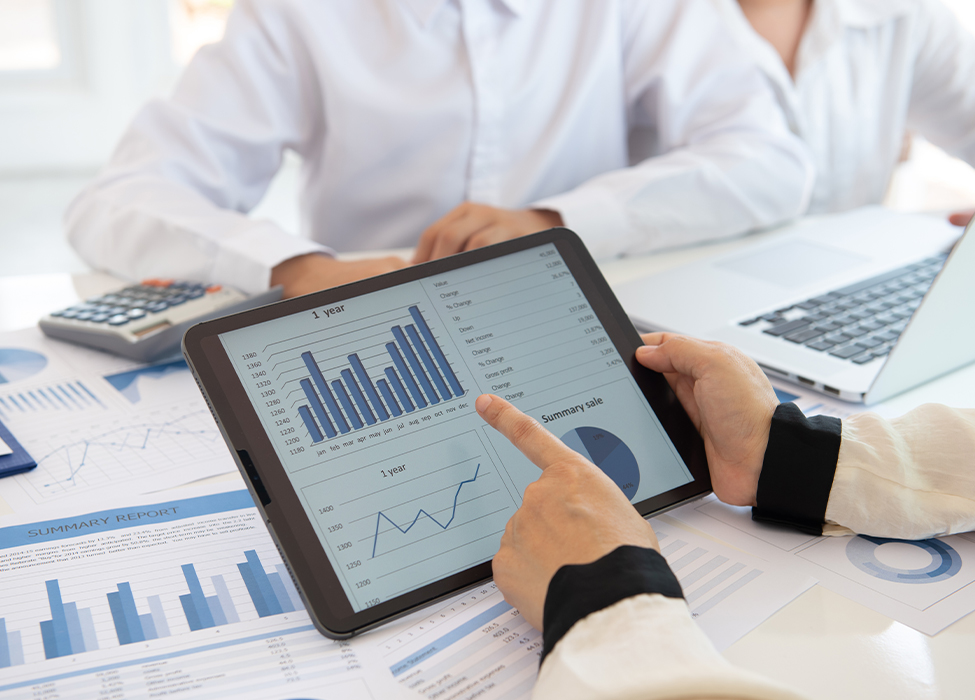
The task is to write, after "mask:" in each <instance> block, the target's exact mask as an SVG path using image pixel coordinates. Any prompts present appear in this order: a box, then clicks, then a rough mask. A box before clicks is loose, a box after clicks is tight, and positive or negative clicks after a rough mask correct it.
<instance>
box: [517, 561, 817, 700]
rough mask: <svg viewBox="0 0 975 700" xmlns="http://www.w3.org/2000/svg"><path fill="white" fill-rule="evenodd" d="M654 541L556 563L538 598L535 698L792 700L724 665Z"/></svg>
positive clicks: (781, 690)
mask: <svg viewBox="0 0 975 700" xmlns="http://www.w3.org/2000/svg"><path fill="white" fill-rule="evenodd" d="M681 595H682V594H681V590H680V585H679V584H678V583H677V579H676V578H675V577H674V575H673V572H672V571H671V570H670V567H669V566H668V565H667V562H666V561H665V560H664V558H663V557H662V556H661V555H660V554H658V553H657V552H656V551H654V550H650V549H642V548H639V547H620V548H619V549H616V550H615V551H613V552H610V553H609V554H607V555H606V556H605V557H603V558H602V559H599V560H597V561H595V562H592V563H591V564H583V565H575V566H564V567H562V568H561V569H559V571H558V572H557V573H556V574H555V576H554V577H553V578H552V582H551V583H550V585H549V588H548V592H547V595H546V597H545V612H544V616H545V622H544V627H545V631H544V634H543V637H544V643H545V656H544V659H543V662H542V667H541V670H540V671H539V674H538V681H537V683H536V685H535V691H534V694H533V698H534V699H535V700H550V699H551V700H597V699H598V700H611V699H612V700H664V699H665V698H666V699H669V698H674V699H676V698H682V699H684V700H691V699H700V700H703V699H705V698H726V699H730V698H741V699H745V698H750V699H754V700H757V699H762V700H795V699H796V698H798V697H799V696H798V695H796V694H795V693H794V692H792V691H790V690H788V689H786V688H784V687H782V686H780V685H779V684H777V683H773V682H772V681H769V680H767V679H765V678H762V677H761V676H758V675H757V674H754V673H751V672H749V671H745V670H742V669H739V668H736V667H735V666H732V665H731V664H730V663H729V662H728V661H726V660H725V659H724V657H722V656H721V655H720V654H719V653H718V652H717V651H716V650H715V648H714V646H712V644H711V642H710V641H709V640H708V638H707V637H706V636H704V633H703V632H701V630H700V628H699V627H698V626H697V624H696V623H695V622H694V620H693V619H692V618H691V614H690V611H689V610H688V607H687V603H686V602H684V600H683V598H682V597H681Z"/></svg>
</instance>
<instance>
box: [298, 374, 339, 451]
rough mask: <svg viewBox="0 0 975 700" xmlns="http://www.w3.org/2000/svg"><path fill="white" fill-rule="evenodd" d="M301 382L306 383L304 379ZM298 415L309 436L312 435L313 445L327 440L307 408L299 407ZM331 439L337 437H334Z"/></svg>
mask: <svg viewBox="0 0 975 700" xmlns="http://www.w3.org/2000/svg"><path fill="white" fill-rule="evenodd" d="M301 381H303V382H304V381H306V380H304V379H302V380H301ZM298 415H299V416H301V422H302V423H304V424H305V428H307V429H308V434H309V435H311V441H312V443H316V442H321V441H322V440H324V439H325V436H324V435H322V431H321V430H319V429H318V424H317V423H315V419H314V418H312V417H311V411H309V410H308V407H307V406H299V407H298ZM333 432H334V431H333ZM331 437H335V436H334V435H333V436H331Z"/></svg>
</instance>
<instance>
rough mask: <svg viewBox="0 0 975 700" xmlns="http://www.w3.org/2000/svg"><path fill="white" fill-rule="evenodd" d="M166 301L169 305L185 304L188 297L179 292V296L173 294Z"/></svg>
mask: <svg viewBox="0 0 975 700" xmlns="http://www.w3.org/2000/svg"><path fill="white" fill-rule="evenodd" d="M167 301H168V302H169V305H170V306H179V305H180V304H185V303H186V302H187V301H188V299H187V297H186V295H185V294H180V295H179V296H175V297H173V298H172V299H167Z"/></svg>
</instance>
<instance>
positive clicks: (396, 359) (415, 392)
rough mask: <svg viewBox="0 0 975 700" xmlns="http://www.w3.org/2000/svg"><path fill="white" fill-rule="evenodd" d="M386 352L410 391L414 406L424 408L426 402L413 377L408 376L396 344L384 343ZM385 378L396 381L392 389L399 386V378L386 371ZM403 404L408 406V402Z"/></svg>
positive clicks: (408, 373) (408, 372) (410, 409)
mask: <svg viewBox="0 0 975 700" xmlns="http://www.w3.org/2000/svg"><path fill="white" fill-rule="evenodd" d="M386 352H388V353H389V356H390V357H391V358H392V359H393V364H394V365H396V369H397V371H399V373H400V374H401V375H403V381H405V382H406V386H407V387H408V388H409V390H410V396H412V397H413V400H414V401H416V405H417V406H418V407H419V408H426V407H427V401H426V399H424V398H423V394H422V393H421V392H420V387H418V386H417V385H416V382H415V381H413V375H412V374H410V370H408V369H407V368H406V363H405V362H403V356H402V355H400V353H399V348H398V347H396V343H386ZM386 376H387V377H390V381H392V380H393V379H396V380H397V381H396V382H395V383H394V384H393V386H394V387H395V386H398V385H399V381H398V380H399V377H397V376H396V375H395V374H393V375H390V373H389V370H386ZM404 403H405V405H407V406H409V405H410V403H409V402H408V401H406V402H404ZM412 410H413V409H412V408H408V409H407V413H409V412H410V411H412Z"/></svg>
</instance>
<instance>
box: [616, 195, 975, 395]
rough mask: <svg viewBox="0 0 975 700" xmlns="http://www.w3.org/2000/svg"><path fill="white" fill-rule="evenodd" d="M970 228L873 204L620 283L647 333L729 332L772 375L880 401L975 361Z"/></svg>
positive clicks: (723, 335) (622, 296) (627, 305)
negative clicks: (962, 229) (959, 227)
mask: <svg viewBox="0 0 975 700" xmlns="http://www.w3.org/2000/svg"><path fill="white" fill-rule="evenodd" d="M973 229H975V223H973V224H969V226H968V227H967V228H966V230H965V233H964V234H963V235H962V237H961V238H960V239H959V229H958V228H957V227H955V226H952V225H951V224H949V223H948V222H947V221H946V220H945V219H944V217H936V216H931V215H924V214H904V213H897V212H893V211H890V210H888V209H884V208H882V207H864V208H862V209H857V210H854V211H852V212H846V213H843V214H831V215H826V216H818V217H809V218H806V219H802V220H800V221H798V222H796V223H793V224H790V225H788V226H786V227H784V228H782V229H779V230H778V231H777V232H776V233H775V234H774V235H772V236H763V237H762V239H761V240H759V241H756V242H754V243H753V244H749V245H746V246H745V247H744V248H739V249H737V250H735V251H733V252H730V253H724V254H719V255H714V256H711V257H707V258H703V259H700V260H697V261H695V262H693V263H690V264H688V265H684V266H681V267H677V268H673V269H671V270H667V271H665V272H662V273H659V274H655V275H652V276H649V277H645V278H642V279H637V280H634V281H631V282H627V283H624V284H621V285H618V286H616V287H615V288H614V291H615V292H616V294H617V296H618V297H619V300H620V302H621V303H622V304H623V308H624V309H625V310H626V311H627V313H628V314H629V315H630V318H631V319H632V320H633V323H634V325H635V326H636V327H637V328H638V329H639V330H641V331H654V330H664V331H673V332H678V333H683V334H686V335H692V336H696V337H699V338H705V339H709V340H720V341H723V342H726V343H729V344H731V345H735V346H736V347H739V348H741V349H742V350H743V351H744V352H745V353H747V354H748V355H749V356H751V357H752V358H753V359H754V360H755V361H756V362H758V363H759V365H761V367H762V368H763V369H764V370H765V371H766V373H767V374H769V375H770V376H775V377H780V378H783V379H787V380H789V381H792V382H795V383H798V384H800V385H803V386H806V387H809V388H811V389H814V390H817V391H820V392H822V393H824V394H827V395H830V396H835V397H839V398H841V399H844V400H847V401H855V402H864V403H868V404H869V403H876V402H879V401H883V400H884V399H887V398H889V397H891V396H895V395H896V394H899V393H901V392H903V391H906V390H908V389H911V388H913V387H915V386H918V385H920V384H923V383H924V382H927V381H929V380H931V379H934V378H935V377H939V376H941V375H943V374H947V373H948V372H951V371H953V370H955V369H957V368H959V367H962V366H964V365H966V364H969V363H971V362H973V361H975V234H973V233H972V230H973ZM953 246H954V247H953Z"/></svg>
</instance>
